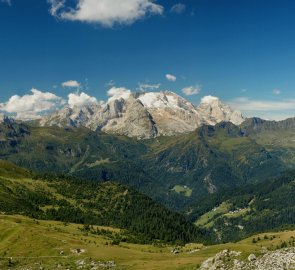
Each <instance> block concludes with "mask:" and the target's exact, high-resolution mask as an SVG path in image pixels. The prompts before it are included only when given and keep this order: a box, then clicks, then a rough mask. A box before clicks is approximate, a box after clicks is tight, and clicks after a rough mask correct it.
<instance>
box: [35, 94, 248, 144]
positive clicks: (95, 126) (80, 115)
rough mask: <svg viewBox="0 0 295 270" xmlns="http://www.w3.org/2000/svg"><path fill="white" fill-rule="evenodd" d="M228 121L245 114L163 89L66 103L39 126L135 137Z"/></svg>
mask: <svg viewBox="0 0 295 270" xmlns="http://www.w3.org/2000/svg"><path fill="white" fill-rule="evenodd" d="M222 121H227V122H232V123H233V124H236V125H239V124H241V123H242V122H243V121H244V117H243V116H242V114H241V113H240V112H238V111H233V110H232V109H231V108H230V107H229V106H227V105H225V104H223V103H222V102H221V101H220V100H219V99H218V98H216V97H212V96H207V97H204V98H202V101H201V103H200V105H199V106H197V107H196V106H194V105H193V104H192V103H190V102H189V101H187V100H186V99H184V98H182V97H180V96H179V95H177V94H175V93H173V92H169V91H164V92H148V93H139V94H130V95H128V96H126V95H125V96H122V97H116V98H115V99H114V98H112V99H109V101H108V102H107V103H104V104H93V105H91V106H84V107H82V108H79V107H74V108H69V107H65V108H63V109H62V110H60V111H56V112H54V113H52V114H49V115H47V116H45V117H43V118H42V119H40V121H39V124H40V126H59V127H69V126H71V127H79V126H84V127H87V128H90V129H92V130H102V131H104V132H106V133H114V134H120V135H126V136H129V137H136V138H139V139H147V138H154V137H157V136H172V135H177V134H182V133H188V132H190V131H193V130H195V129H196V128H198V127H200V126H201V125H204V124H209V125H215V124H216V123H219V122H222Z"/></svg>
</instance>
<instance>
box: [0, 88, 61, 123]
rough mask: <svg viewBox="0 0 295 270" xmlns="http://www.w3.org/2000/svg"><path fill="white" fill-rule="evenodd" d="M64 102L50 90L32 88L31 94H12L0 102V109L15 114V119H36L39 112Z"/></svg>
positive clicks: (51, 108) (56, 106)
mask: <svg viewBox="0 0 295 270" xmlns="http://www.w3.org/2000/svg"><path fill="white" fill-rule="evenodd" d="M63 104H64V100H63V99H62V98H61V97H58V96H56V95H55V94H53V93H50V92H42V91H39V90H37V89H32V90H31V94H28V95H24V96H18V95H14V96H12V97H10V99H9V100H8V101H7V102H5V103H0V110H1V111H4V112H8V113H12V114H16V118H17V119H21V120H30V119H37V118H39V117H40V114H42V113H43V112H46V111H50V110H53V109H56V108H58V107H60V106H61V105H63Z"/></svg>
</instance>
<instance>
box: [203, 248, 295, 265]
mask: <svg viewBox="0 0 295 270" xmlns="http://www.w3.org/2000/svg"><path fill="white" fill-rule="evenodd" d="M240 254H241V253H240V252H236V251H230V250H227V249H226V250H223V251H221V252H219V253H217V254H216V255H215V256H214V257H212V258H209V259H207V260H206V261H205V262H203V264H202V265H201V267H200V268H199V270H217V269H223V270H288V269H294V267H295V248H285V249H279V250H276V251H269V252H266V253H265V254H263V255H262V256H260V257H256V256H255V255H254V254H250V255H249V256H248V259H247V260H246V261H243V260H241V259H239V257H238V256H239V255H240Z"/></svg>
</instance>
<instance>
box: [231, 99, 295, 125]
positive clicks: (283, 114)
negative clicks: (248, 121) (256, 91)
mask: <svg viewBox="0 0 295 270" xmlns="http://www.w3.org/2000/svg"><path fill="white" fill-rule="evenodd" d="M227 104H228V105H230V106H231V107H232V108H233V109H236V110H240V111H242V112H243V114H245V115H246V116H248V117H253V116H257V117H261V118H263V119H269V120H283V119H286V118H288V117H294V116H295V99H281V100H254V99H251V98H249V97H239V98H235V99H232V100H230V101H229V102H227Z"/></svg>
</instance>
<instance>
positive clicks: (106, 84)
mask: <svg viewBox="0 0 295 270" xmlns="http://www.w3.org/2000/svg"><path fill="white" fill-rule="evenodd" d="M114 85H116V82H115V81H114V80H110V81H108V82H107V83H105V84H104V86H105V87H113V86H114Z"/></svg>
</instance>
